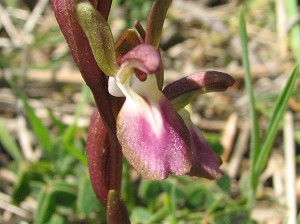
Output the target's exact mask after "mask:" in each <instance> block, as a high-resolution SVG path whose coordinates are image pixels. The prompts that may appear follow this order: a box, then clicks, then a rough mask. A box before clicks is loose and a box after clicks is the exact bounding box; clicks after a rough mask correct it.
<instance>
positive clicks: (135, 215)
mask: <svg viewBox="0 0 300 224" xmlns="http://www.w3.org/2000/svg"><path fill="white" fill-rule="evenodd" d="M151 218H152V214H151V213H150V212H149V211H148V210H147V209H145V208H143V207H135V208H134V209H133V210H132V214H131V220H132V221H133V222H134V223H149V222H148V220H150V219H151Z"/></svg>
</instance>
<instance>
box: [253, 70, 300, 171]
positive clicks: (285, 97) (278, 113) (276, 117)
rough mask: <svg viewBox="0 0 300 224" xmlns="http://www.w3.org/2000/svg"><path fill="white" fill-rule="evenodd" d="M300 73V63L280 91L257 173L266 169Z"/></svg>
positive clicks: (258, 162) (256, 168) (256, 169)
mask: <svg viewBox="0 0 300 224" xmlns="http://www.w3.org/2000/svg"><path fill="white" fill-rule="evenodd" d="M298 75H299V65H298V66H296V68H295V69H294V71H293V72H292V73H291V75H290V77H289V79H288V81H287V83H286V85H285V87H284V89H283V91H282V92H281V93H280V95H279V97H278V99H277V102H276V104H275V106H274V109H273V113H272V116H271V119H270V121H269V125H268V128H267V130H266V136H265V141H264V142H263V146H262V149H261V153H260V155H259V158H258V159H257V163H256V166H255V172H256V173H257V174H260V173H261V172H262V170H263V169H264V167H265V166H266V163H267V160H268V157H269V154H270V151H271V147H272V145H273V142H274V139H275V137H276V134H277V132H278V128H279V125H280V122H281V121H282V117H283V114H284V112H285V111H286V107H287V104H288V101H289V98H290V96H291V94H292V92H293V88H294V85H295V83H296V78H297V77H298Z"/></svg>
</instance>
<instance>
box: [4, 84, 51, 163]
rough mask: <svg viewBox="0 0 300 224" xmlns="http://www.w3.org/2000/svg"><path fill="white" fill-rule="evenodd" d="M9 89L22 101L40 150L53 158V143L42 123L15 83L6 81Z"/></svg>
mask: <svg viewBox="0 0 300 224" xmlns="http://www.w3.org/2000/svg"><path fill="white" fill-rule="evenodd" d="M7 82H8V83H9V85H10V86H11V88H12V89H13V90H14V92H15V93H16V94H17V96H18V98H19V99H20V100H21V101H22V103H23V107H24V111H25V114H26V117H27V119H28V121H29V123H30V125H31V128H32V130H33V132H34V134H35V136H36V138H37V140H38V142H39V144H40V146H41V147H42V149H44V150H45V151H46V152H47V153H48V154H49V156H50V157H51V158H53V157H54V152H53V149H54V147H53V142H52V138H51V136H50V133H49V130H48V128H46V126H45V125H44V124H43V123H42V121H41V120H40V119H39V118H38V117H37V116H36V114H35V112H34V110H33V109H32V107H31V106H30V104H29V102H28V100H27V98H26V96H25V95H24V93H23V92H22V90H21V89H20V88H19V87H18V86H17V85H16V83H15V82H14V81H12V80H9V79H8V80H7Z"/></svg>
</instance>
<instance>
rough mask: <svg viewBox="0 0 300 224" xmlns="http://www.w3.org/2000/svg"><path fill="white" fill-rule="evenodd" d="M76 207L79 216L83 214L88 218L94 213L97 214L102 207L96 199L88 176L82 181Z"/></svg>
mask: <svg viewBox="0 0 300 224" xmlns="http://www.w3.org/2000/svg"><path fill="white" fill-rule="evenodd" d="M76 206H77V210H78V212H79V214H83V215H85V216H86V217H90V216H91V215H92V213H95V212H96V211H97V210H98V209H99V207H100V206H101V204H100V202H99V201H98V200H97V198H96V195H95V193H94V191H93V188H92V185H91V182H90V178H89V177H88V176H83V177H82V178H81V180H80V184H79V192H78V198H77V202H76Z"/></svg>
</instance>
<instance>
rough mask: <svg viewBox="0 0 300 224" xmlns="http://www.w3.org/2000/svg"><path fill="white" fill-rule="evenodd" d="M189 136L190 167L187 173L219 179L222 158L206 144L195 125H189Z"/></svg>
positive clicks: (221, 174)
mask: <svg viewBox="0 0 300 224" xmlns="http://www.w3.org/2000/svg"><path fill="white" fill-rule="evenodd" d="M189 130H190V136H191V151H192V169H191V170H190V172H189V173H188V175H191V176H197V177H204V178H207V179H211V180H212V179H219V178H221V177H222V176H223V172H222V171H221V170H220V169H219V167H220V166H221V164H222V160H221V158H220V157H219V156H217V155H216V154H215V153H214V152H213V151H212V150H211V149H210V147H209V146H208V144H207V142H206V141H205V139H204V138H203V136H202V133H201V132H200V130H199V129H198V128H197V127H196V126H195V125H193V124H192V125H191V126H190V127H189Z"/></svg>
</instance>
